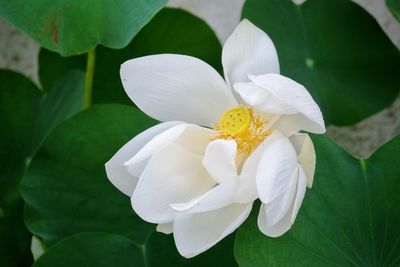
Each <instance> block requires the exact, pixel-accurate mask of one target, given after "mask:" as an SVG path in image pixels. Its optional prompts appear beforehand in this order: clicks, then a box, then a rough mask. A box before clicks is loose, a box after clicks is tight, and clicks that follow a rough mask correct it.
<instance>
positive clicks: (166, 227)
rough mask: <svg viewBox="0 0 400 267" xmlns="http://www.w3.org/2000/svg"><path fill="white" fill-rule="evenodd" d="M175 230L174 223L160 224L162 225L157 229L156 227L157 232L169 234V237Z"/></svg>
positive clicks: (158, 225)
mask: <svg viewBox="0 0 400 267" xmlns="http://www.w3.org/2000/svg"><path fill="white" fill-rule="evenodd" d="M173 230H174V224H173V223H160V224H157V227H156V231H157V232H160V233H163V234H167V235H169V234H172V232H173Z"/></svg>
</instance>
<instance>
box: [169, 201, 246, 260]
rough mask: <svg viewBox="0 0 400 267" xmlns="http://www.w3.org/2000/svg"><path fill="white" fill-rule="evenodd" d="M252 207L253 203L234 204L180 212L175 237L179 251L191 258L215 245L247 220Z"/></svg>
mask: <svg viewBox="0 0 400 267" xmlns="http://www.w3.org/2000/svg"><path fill="white" fill-rule="evenodd" d="M251 207H252V203H251V204H233V205H230V206H228V207H225V208H223V209H219V210H215V211H210V212H205V213H195V214H186V213H182V214H178V215H177V216H176V219H175V221H174V239H175V244H176V247H177V249H178V251H179V253H180V254H181V255H182V256H184V257H186V258H190V257H194V256H196V255H198V254H200V253H202V252H204V251H206V250H207V249H209V248H210V247H212V246H214V245H215V244H216V243H218V242H219V241H220V240H222V239H223V238H224V237H226V236H227V235H229V234H231V233H232V232H233V231H235V229H236V228H238V227H239V226H240V225H241V224H242V223H243V222H244V221H245V220H246V218H247V217H248V216H249V214H250V211H251Z"/></svg>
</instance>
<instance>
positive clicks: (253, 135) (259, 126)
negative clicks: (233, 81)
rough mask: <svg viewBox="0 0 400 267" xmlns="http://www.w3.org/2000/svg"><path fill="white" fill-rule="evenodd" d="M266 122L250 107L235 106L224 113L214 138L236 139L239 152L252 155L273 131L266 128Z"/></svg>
mask: <svg viewBox="0 0 400 267" xmlns="http://www.w3.org/2000/svg"><path fill="white" fill-rule="evenodd" d="M266 123H267V122H266V121H265V120H263V119H262V118H261V117H260V115H258V114H254V112H253V110H252V109H251V108H250V107H243V106H238V107H234V108H232V109H230V110H228V111H226V112H225V113H224V114H223V115H222V117H221V119H220V122H219V123H218V124H217V125H216V127H215V128H216V130H217V131H218V133H217V134H216V136H215V137H214V138H213V140H215V139H225V140H235V141H236V144H237V146H238V151H239V153H241V154H245V155H250V154H251V152H253V150H254V149H255V148H256V147H257V146H258V145H259V144H260V143H261V142H262V141H264V140H265V138H267V137H268V136H269V135H270V134H271V132H272V131H271V129H266Z"/></svg>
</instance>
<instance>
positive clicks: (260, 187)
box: [256, 133, 298, 226]
mask: <svg viewBox="0 0 400 267" xmlns="http://www.w3.org/2000/svg"><path fill="white" fill-rule="evenodd" d="M276 135H277V137H276V138H275V140H273V141H271V142H270V143H269V144H268V145H267V146H266V147H265V150H264V153H263V155H262V157H261V159H260V162H259V166H258V169H257V176H256V183H257V191H258V195H259V198H260V200H261V201H262V202H263V203H264V204H265V209H266V210H265V212H266V213H267V218H268V219H267V225H269V226H272V225H274V224H275V223H276V222H277V221H279V220H281V219H282V217H283V216H285V214H286V213H287V211H288V210H289V208H290V205H291V204H292V202H293V198H294V195H295V189H296V185H297V179H298V161H297V154H296V151H295V149H294V147H293V145H292V144H291V143H290V141H289V139H288V138H286V137H285V136H283V135H282V134H279V133H276Z"/></svg>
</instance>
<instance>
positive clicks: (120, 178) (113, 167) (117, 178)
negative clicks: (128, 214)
mask: <svg viewBox="0 0 400 267" xmlns="http://www.w3.org/2000/svg"><path fill="white" fill-rule="evenodd" d="M180 123H181V122H176V121H171V122H164V123H160V124H158V125H156V126H154V127H151V128H149V129H147V130H146V131H144V132H142V133H140V134H138V135H137V136H135V137H134V138H133V139H131V140H130V141H129V142H128V143H127V144H125V145H124V146H123V147H122V148H121V149H119V150H118V151H117V153H115V155H114V156H113V157H112V158H111V159H110V160H109V161H108V162H107V163H106V164H105V168H106V173H107V177H108V179H109V180H110V181H111V183H112V184H113V185H114V186H115V187H116V188H118V189H119V190H120V191H121V192H123V193H124V194H126V195H128V196H132V193H133V190H134V189H135V187H136V184H137V180H138V177H139V176H140V174H141V172H142V171H143V168H144V166H145V163H147V161H145V162H141V163H142V164H139V165H137V166H136V170H135V174H136V175H134V176H133V175H132V174H131V173H130V172H129V171H128V170H127V168H126V166H124V163H125V162H126V161H127V160H128V159H130V158H131V157H132V156H133V155H135V153H137V152H138V151H139V150H140V149H141V148H142V147H143V146H144V145H145V144H146V143H147V142H149V141H150V140H151V139H152V138H153V137H154V136H156V135H158V134H160V133H162V132H163V131H165V130H167V129H169V128H171V127H174V126H176V125H178V124H180Z"/></svg>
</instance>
